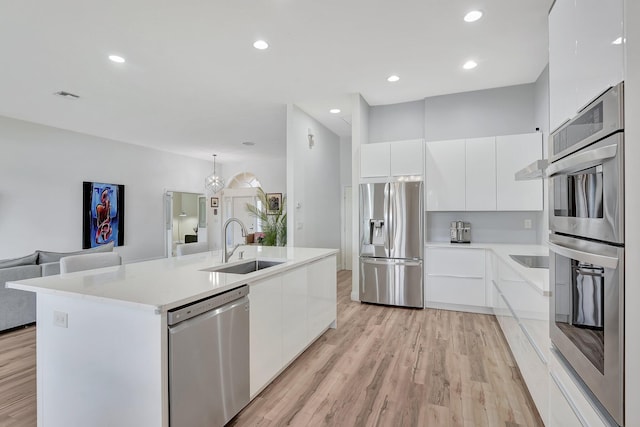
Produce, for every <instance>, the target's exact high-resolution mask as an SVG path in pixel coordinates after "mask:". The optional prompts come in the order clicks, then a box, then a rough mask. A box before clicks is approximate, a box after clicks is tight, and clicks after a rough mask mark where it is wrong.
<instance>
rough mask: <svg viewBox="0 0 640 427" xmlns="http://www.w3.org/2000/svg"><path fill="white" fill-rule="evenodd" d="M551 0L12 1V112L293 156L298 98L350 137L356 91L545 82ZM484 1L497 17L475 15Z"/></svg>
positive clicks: (214, 147) (137, 139) (6, 33)
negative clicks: (292, 117) (291, 126)
mask: <svg viewBox="0 0 640 427" xmlns="http://www.w3.org/2000/svg"><path fill="white" fill-rule="evenodd" d="M551 3H552V0H455V1H453V0H399V1H389V0H323V1H319V0H259V1H256V0H227V1H224V2H223V1H220V0H206V1H205V0H181V1H175V0H171V1H168V0H133V1H132V0H109V1H96V0H57V1H43V0H20V1H3V2H2V3H1V4H0V53H1V55H2V57H0V76H1V78H0V115H4V116H9V117H14V118H19V119H23V120H28V121H33V122H37V123H42V124H46V125H50V126H55V127H59V128H63V129H70V130H74V131H78V132H83V133H87V134H92V135H97V136H102V137H106V138H112V139H116V140H120V141H125V142H130V143H134V144H140V145H145V146H150V147H155V148H159V149H162V150H169V151H173V152H179V153H182V154H186V155H189V156H194V157H200V158H204V159H211V157H210V156H211V154H212V153H214V152H215V153H218V154H219V156H218V160H219V161H220V162H221V163H225V161H234V160H240V159H241V157H242V156H243V155H244V154H245V153H248V152H251V153H253V154H254V155H259V156H265V157H273V156H282V155H283V154H284V151H285V137H286V104H287V103H294V104H297V105H298V106H300V107H301V108H302V109H304V110H305V111H307V112H308V113H309V114H311V115H312V116H314V117H316V118H317V119H318V120H320V121H321V122H323V123H324V124H325V125H326V126H328V127H329V128H330V129H332V130H333V131H334V132H336V133H337V134H339V135H349V134H350V132H351V129H350V125H348V124H347V123H348V122H350V121H351V118H350V115H351V111H350V109H351V106H350V99H351V98H350V94H352V93H358V92H359V93H361V94H362V95H363V96H364V98H365V99H366V100H367V101H368V102H369V103H370V104H371V105H382V104H391V103H397V102H404V101H412V100H416V99H421V98H424V97H427V96H433V95H441V94H445V93H454V92H464V91H469V90H478V89H485V88H491V87H499V86H508V85H514V84H521V83H529V82H532V81H535V79H536V78H537V77H538V75H539V74H540V72H541V71H542V70H543V68H544V67H545V65H546V63H547V53H548V50H547V13H548V10H549V7H550V5H551ZM472 9H480V10H483V11H484V13H485V15H484V17H483V19H481V20H480V21H478V22H476V23H472V24H467V23H465V22H464V21H463V20H462V18H463V16H464V14H465V13H466V12H467V11H469V10H472ZM258 38H263V39H265V40H267V41H268V42H269V44H270V48H269V49H267V50H265V51H259V50H256V49H254V48H253V47H252V43H253V42H254V41H255V40H256V39H258ZM113 53H115V54H119V55H121V56H123V57H125V58H126V59H127V62H126V63H125V64H115V63H112V62H110V61H109V60H108V59H107V56H108V55H109V54H113ZM467 59H475V60H476V61H477V62H478V64H479V66H478V67H477V68H476V69H475V70H473V71H464V70H463V69H462V68H461V66H462V64H463V63H464V62H465V61H466V60H467ZM391 74H397V75H399V76H400V78H401V80H400V81H399V82H397V83H389V82H387V81H386V78H387V77H388V76H389V75H391ZM59 90H64V91H68V92H72V93H75V94H78V95H80V96H81V99H79V100H75V101H74V100H68V99H64V98H60V97H56V96H53V95H52V94H53V93H54V92H56V91H59ZM333 107H337V108H340V109H342V113H341V114H339V115H331V114H329V113H328V109H329V108H333ZM243 141H253V142H255V143H256V145H255V146H254V147H246V146H243V145H241V142H243Z"/></svg>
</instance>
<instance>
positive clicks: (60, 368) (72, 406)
mask: <svg viewBox="0 0 640 427" xmlns="http://www.w3.org/2000/svg"><path fill="white" fill-rule="evenodd" d="M56 312H57V313H66V314H67V327H66V328H65V327H61V326H57V325H55V322H56V320H55V319H56V316H54V313H56ZM57 316H58V319H59V318H60V315H59V314H58V315H57ZM166 341H167V338H166V319H165V316H161V315H158V314H154V313H153V312H149V311H142V310H136V309H135V308H131V307H126V306H123V305H119V304H118V303H117V302H111V301H105V302H101V301H95V300H90V299H88V298H81V297H80V298H79V297H77V296H64V295H50V294H43V293H39V294H38V299H37V382H38V390H37V394H38V426H39V427H54V426H93V427H101V426H105V427H107V426H116V425H117V426H119V427H127V426H131V427H134V426H135V427H138V426H162V427H167V426H168V416H167V414H168V404H167V390H168V388H167V374H166V373H167V360H166V359H167V343H166Z"/></svg>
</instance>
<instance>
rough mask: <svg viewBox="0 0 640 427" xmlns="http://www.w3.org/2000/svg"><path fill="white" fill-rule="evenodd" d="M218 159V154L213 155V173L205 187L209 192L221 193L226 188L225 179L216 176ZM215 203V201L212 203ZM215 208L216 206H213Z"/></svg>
mask: <svg viewBox="0 0 640 427" xmlns="http://www.w3.org/2000/svg"><path fill="white" fill-rule="evenodd" d="M216 157H217V154H214V155H213V173H212V174H211V175H209V176H208V177H206V178H205V180H204V187H205V188H206V189H207V190H211V191H213V192H214V193H217V192H219V191H220V190H222V189H223V188H224V179H223V178H222V177H220V176H218V175H216ZM211 203H213V199H212V201H211ZM212 207H215V206H212Z"/></svg>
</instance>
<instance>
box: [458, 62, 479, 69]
mask: <svg viewBox="0 0 640 427" xmlns="http://www.w3.org/2000/svg"><path fill="white" fill-rule="evenodd" d="M477 66H478V63H477V62H476V61H467V62H465V63H464V65H463V66H462V68H464V69H465V70H472V69H474V68H476V67H477Z"/></svg>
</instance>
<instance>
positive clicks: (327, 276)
mask: <svg viewBox="0 0 640 427" xmlns="http://www.w3.org/2000/svg"><path fill="white" fill-rule="evenodd" d="M336 281H337V277H336V257H335V256H331V257H328V258H324V259H322V260H320V261H317V262H314V263H313V264H310V265H309V266H308V267H307V286H308V288H307V289H308V290H307V293H308V300H307V301H308V309H307V312H308V316H309V324H308V325H309V326H308V329H307V334H308V336H307V338H308V341H309V342H311V341H313V340H314V339H315V338H316V337H318V335H320V334H321V333H322V332H323V331H324V330H325V329H326V328H328V327H329V326H330V325H331V323H332V322H333V321H335V320H336V317H337V316H336V310H337V304H336V291H337V283H336Z"/></svg>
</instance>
